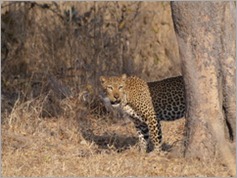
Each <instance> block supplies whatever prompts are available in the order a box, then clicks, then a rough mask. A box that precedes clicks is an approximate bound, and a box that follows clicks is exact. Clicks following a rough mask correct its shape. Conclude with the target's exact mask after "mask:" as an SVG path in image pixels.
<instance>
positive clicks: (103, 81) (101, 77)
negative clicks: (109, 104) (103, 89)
mask: <svg viewBox="0 0 237 178" xmlns="http://www.w3.org/2000/svg"><path fill="white" fill-rule="evenodd" d="M105 80H106V79H105V77H104V76H100V82H101V83H102V84H103V83H105Z"/></svg>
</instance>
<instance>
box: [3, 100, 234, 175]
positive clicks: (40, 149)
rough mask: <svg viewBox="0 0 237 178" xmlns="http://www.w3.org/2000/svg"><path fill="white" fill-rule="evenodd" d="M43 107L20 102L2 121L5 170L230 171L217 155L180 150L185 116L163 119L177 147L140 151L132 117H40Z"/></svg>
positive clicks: (41, 172) (168, 141)
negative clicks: (205, 158)
mask: <svg viewBox="0 0 237 178" xmlns="http://www.w3.org/2000/svg"><path fill="white" fill-rule="evenodd" d="M68 104H69V103H68ZM32 105H34V107H31V106H32ZM36 105H38V106H39V107H38V108H35V106H36ZM39 108H40V103H37V102H36V101H31V102H26V103H23V104H19V105H16V106H15V108H14V109H13V111H12V113H11V114H10V115H9V118H8V119H7V121H6V122H5V123H4V124H3V125H2V175H3V176H19V177H20V176H31V177H32V176H41V177H46V176H230V173H229V171H228V169H227V168H226V167H225V166H224V165H222V164H220V163H218V161H217V160H213V161H211V162H210V163H208V164H207V163H203V162H201V161H199V160H196V159H184V158H182V157H180V155H178V154H176V153H178V152H179V151H178V150H179V147H180V145H181V144H182V138H183V129H184V122H185V120H184V119H180V120H177V121H174V122H162V128H163V134H164V142H165V143H166V145H169V146H171V148H172V149H173V152H172V151H171V152H169V153H168V155H166V156H159V155H156V154H155V153H153V152H151V153H147V154H144V153H141V152H140V151H139V149H138V147H137V141H138V140H137V138H136V132H135V128H134V127H133V124H132V123H131V122H130V121H129V120H126V119H120V120H119V119H117V120H113V119H110V118H109V117H105V118H98V117H95V115H88V116H87V117H86V118H84V117H74V118H70V117H69V118H66V117H60V118H51V119H42V118H40V117H39V114H38V109H39ZM77 114H78V115H79V114H80V113H77Z"/></svg>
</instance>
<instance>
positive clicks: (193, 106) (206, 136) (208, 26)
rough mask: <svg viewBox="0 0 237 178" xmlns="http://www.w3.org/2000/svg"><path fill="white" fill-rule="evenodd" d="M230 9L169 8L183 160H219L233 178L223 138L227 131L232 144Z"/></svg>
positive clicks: (202, 5) (214, 5)
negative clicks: (180, 89)
mask: <svg viewBox="0 0 237 178" xmlns="http://www.w3.org/2000/svg"><path fill="white" fill-rule="evenodd" d="M231 7H234V3H233V2H172V3H171V8H172V16H173V21H174V27H175V32H176V36H177V40H178V44H179V52H180V59H181V65H182V73H183V76H184V81H185V88H186V101H187V139H186V147H185V156H192V157H198V158H200V159H202V160H205V161H209V160H211V159H213V158H216V157H218V156H219V154H220V155H221V156H222V159H224V160H225V161H226V163H227V164H228V166H229V167H230V168H231V170H232V173H233V174H234V175H235V172H236V171H235V155H234V154H235V153H234V154H233V152H231V150H230V147H229V141H228V139H226V136H225V130H227V129H226V128H228V129H229V130H230V135H231V134H232V135H233V136H234V138H235V125H236V124H235V115H236V114H235V108H236V107H235V106H236V103H235V65H234V63H235V24H234V22H235V16H234V15H233V14H234V13H233V10H234V8H232V9H231ZM231 11H232V12H231ZM231 13H232V14H231ZM229 39H230V40H231V42H230V43H229V41H228V40H229ZM223 107H224V108H225V111H226V112H223ZM225 119H226V121H228V122H225ZM226 123H228V125H229V126H228V127H227V125H226ZM231 129H232V131H231Z"/></svg>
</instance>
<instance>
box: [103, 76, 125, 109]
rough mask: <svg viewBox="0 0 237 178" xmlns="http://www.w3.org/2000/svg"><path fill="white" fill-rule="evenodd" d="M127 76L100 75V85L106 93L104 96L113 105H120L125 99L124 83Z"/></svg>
mask: <svg viewBox="0 0 237 178" xmlns="http://www.w3.org/2000/svg"><path fill="white" fill-rule="evenodd" d="M126 79H127V76H126V74H123V75H122V76H119V77H116V76H113V77H105V76H101V77H100V82H101V85H102V87H103V89H104V91H105V93H106V95H107V96H106V97H107V98H108V99H109V101H110V103H111V105H112V106H113V107H118V106H120V104H121V103H123V102H124V100H125V92H124V89H125V83H126Z"/></svg>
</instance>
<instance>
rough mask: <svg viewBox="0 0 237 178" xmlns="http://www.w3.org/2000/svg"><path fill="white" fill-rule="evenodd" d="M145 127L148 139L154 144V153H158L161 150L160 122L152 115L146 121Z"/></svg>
mask: <svg viewBox="0 0 237 178" xmlns="http://www.w3.org/2000/svg"><path fill="white" fill-rule="evenodd" d="M147 126H148V129H149V137H150V139H151V141H152V142H153V144H154V151H157V152H160V151H161V149H162V131H161V125H160V120H159V119H157V118H156V116H155V115H154V116H152V117H151V118H150V119H149V120H147Z"/></svg>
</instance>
